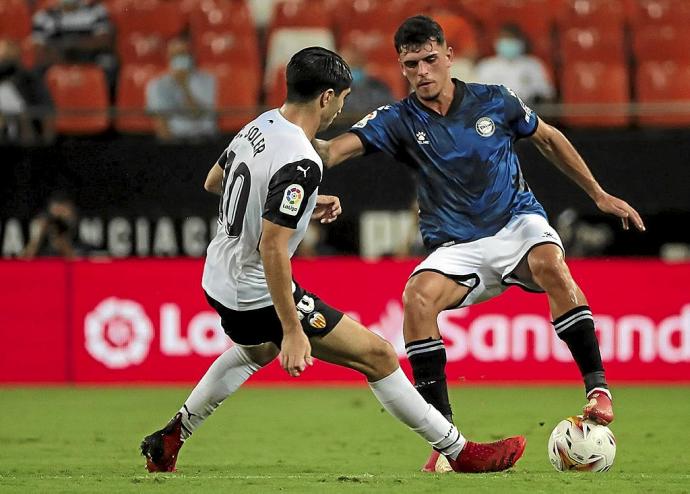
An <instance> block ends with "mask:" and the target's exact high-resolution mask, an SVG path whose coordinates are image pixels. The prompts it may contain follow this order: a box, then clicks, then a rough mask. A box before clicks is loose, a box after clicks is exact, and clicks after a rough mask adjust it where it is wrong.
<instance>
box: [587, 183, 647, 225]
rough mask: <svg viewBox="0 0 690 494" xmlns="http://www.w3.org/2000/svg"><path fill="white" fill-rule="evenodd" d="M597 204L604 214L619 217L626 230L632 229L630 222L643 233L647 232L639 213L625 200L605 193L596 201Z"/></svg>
mask: <svg viewBox="0 0 690 494" xmlns="http://www.w3.org/2000/svg"><path fill="white" fill-rule="evenodd" d="M596 204H597V207H598V208H599V209H601V210H602V211H603V212H605V213H608V214H612V215H614V216H618V217H619V218H620V219H621V221H622V222H623V229H624V230H628V229H629V228H630V221H632V223H633V225H635V228H637V229H638V230H640V231H641V232H643V231H645V226H644V223H643V222H642V218H641V217H640V215H639V213H638V212H637V211H635V208H633V207H632V206H631V205H630V204H628V203H627V202H625V201H624V200H622V199H619V198H617V197H616V196H612V195H611V194H608V193H606V192H604V193H603V194H602V196H601V197H600V198H598V199H597V200H596Z"/></svg>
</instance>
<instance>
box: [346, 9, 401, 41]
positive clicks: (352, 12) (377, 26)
mask: <svg viewBox="0 0 690 494" xmlns="http://www.w3.org/2000/svg"><path fill="white" fill-rule="evenodd" d="M408 3H409V2H408V0H353V1H352V2H350V5H349V8H348V7H343V10H342V11H341V12H340V13H339V14H337V15H336V16H335V17H336V26H337V29H338V31H339V32H340V31H349V30H352V29H361V30H363V31H371V30H383V31H385V32H387V33H388V36H389V37H390V39H391V40H392V39H393V34H394V33H395V30H396V29H397V28H398V26H399V24H400V23H401V22H402V21H403V20H404V19H405V18H406V17H407V16H408V14H409V9H407V6H408V5H407V4H408Z"/></svg>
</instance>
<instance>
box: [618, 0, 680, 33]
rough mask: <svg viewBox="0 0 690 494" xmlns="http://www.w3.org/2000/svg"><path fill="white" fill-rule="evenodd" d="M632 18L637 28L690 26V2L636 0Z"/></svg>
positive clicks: (677, 0) (678, 0)
mask: <svg viewBox="0 0 690 494" xmlns="http://www.w3.org/2000/svg"><path fill="white" fill-rule="evenodd" d="M634 5H635V9H634V13H633V16H632V23H633V25H634V26H635V27H641V26H649V25H655V24H674V25H676V26H678V27H686V28H687V26H690V2H687V1H686V0H636V1H635V2H634Z"/></svg>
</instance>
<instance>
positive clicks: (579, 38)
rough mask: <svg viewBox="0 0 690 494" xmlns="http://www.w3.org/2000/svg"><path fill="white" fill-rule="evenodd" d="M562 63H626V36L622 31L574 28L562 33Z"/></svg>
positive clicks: (599, 28) (615, 29)
mask: <svg viewBox="0 0 690 494" xmlns="http://www.w3.org/2000/svg"><path fill="white" fill-rule="evenodd" d="M560 55H561V62H562V63H566V64H567V63H573V62H616V63H624V62H625V36H624V32H623V30H622V29H617V28H612V29H605V28H602V27H596V26H593V27H572V28H569V29H566V30H565V31H562V32H561V35H560Z"/></svg>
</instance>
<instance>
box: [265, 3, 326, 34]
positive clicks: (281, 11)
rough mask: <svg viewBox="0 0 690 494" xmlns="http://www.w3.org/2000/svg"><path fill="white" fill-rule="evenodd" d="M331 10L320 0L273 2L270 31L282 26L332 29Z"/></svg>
mask: <svg viewBox="0 0 690 494" xmlns="http://www.w3.org/2000/svg"><path fill="white" fill-rule="evenodd" d="M331 12H332V11H330V10H327V8H326V6H325V5H324V3H323V2H321V1H320V0H278V1H277V2H276V3H275V4H273V16H272V17H271V25H270V27H269V32H270V31H273V30H274V29H277V28H281V27H323V28H326V29H332V27H333V26H332V21H333V18H332V17H331Z"/></svg>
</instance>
